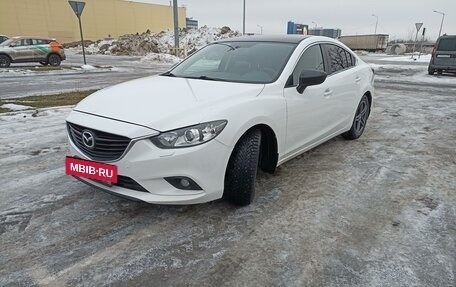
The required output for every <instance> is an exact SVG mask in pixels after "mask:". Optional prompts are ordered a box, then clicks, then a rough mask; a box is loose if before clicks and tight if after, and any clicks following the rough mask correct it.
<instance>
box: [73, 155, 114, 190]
mask: <svg viewBox="0 0 456 287" xmlns="http://www.w3.org/2000/svg"><path fill="white" fill-rule="evenodd" d="M65 173H66V174H68V175H72V176H78V177H82V178H88V179H93V180H96V181H97V182H99V183H101V184H103V185H106V186H112V184H114V183H117V166H115V165H112V164H105V163H101V162H96V161H91V160H85V159H80V158H75V157H70V156H67V157H66V159H65Z"/></svg>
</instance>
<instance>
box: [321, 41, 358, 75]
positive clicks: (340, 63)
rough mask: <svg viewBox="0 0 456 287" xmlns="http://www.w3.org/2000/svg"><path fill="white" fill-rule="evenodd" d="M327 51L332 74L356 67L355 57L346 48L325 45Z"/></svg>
mask: <svg viewBox="0 0 456 287" xmlns="http://www.w3.org/2000/svg"><path fill="white" fill-rule="evenodd" d="M325 49H326V54H327V56H328V60H329V70H330V71H329V72H330V74H332V73H335V72H337V71H340V70H343V69H347V68H349V67H352V66H354V65H355V61H354V59H353V56H352V55H351V54H350V52H348V51H347V50H345V49H344V48H342V47H339V46H337V45H331V44H325Z"/></svg>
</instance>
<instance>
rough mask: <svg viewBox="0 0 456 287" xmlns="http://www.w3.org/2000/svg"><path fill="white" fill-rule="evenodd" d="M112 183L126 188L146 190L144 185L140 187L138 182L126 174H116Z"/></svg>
mask: <svg viewBox="0 0 456 287" xmlns="http://www.w3.org/2000/svg"><path fill="white" fill-rule="evenodd" d="M114 185H117V186H120V187H123V188H127V189H133V190H137V191H142V192H148V191H147V190H146V189H145V188H144V187H142V186H141V185H140V184H139V183H137V182H136V181H134V180H133V179H132V178H129V177H128V176H123V175H118V176H117V183H114Z"/></svg>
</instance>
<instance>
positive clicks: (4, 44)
mask: <svg viewBox="0 0 456 287" xmlns="http://www.w3.org/2000/svg"><path fill="white" fill-rule="evenodd" d="M11 42H13V39H8V40H5V42H2V43H0V46H8V45H9V44H10V43H11Z"/></svg>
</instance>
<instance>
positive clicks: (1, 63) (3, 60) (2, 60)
mask: <svg viewBox="0 0 456 287" xmlns="http://www.w3.org/2000/svg"><path fill="white" fill-rule="evenodd" d="M10 65H11V59H10V58H9V57H8V56H6V55H0V68H8V67H9V66H10Z"/></svg>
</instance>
